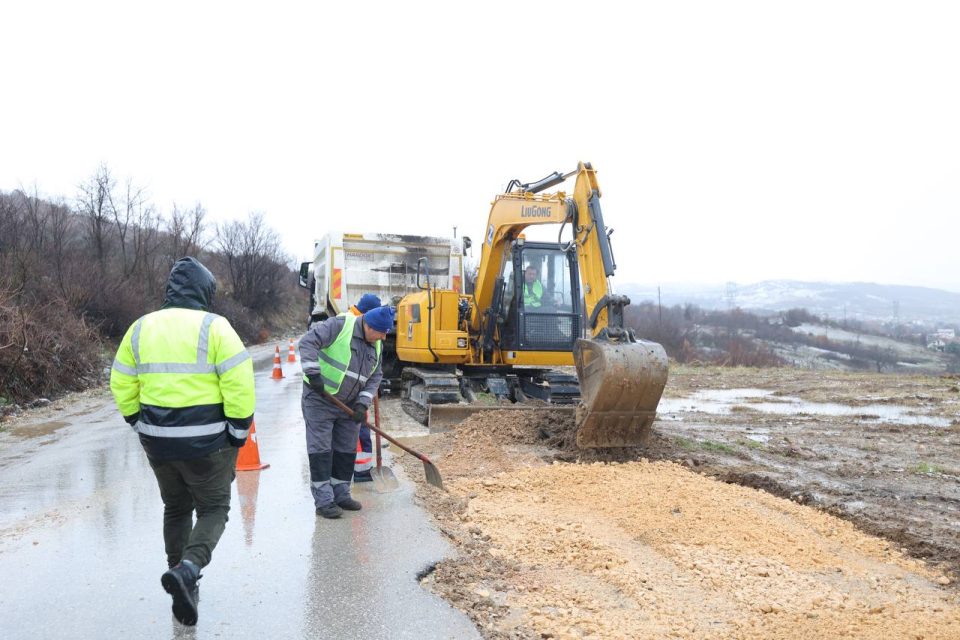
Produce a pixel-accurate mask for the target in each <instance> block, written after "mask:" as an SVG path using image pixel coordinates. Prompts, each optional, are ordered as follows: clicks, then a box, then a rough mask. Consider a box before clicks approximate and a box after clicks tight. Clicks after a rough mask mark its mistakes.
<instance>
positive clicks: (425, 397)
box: [401, 367, 580, 432]
mask: <svg viewBox="0 0 960 640" xmlns="http://www.w3.org/2000/svg"><path fill="white" fill-rule="evenodd" d="M402 388H403V392H402V396H401V406H402V407H403V410H404V411H405V412H406V413H407V414H408V415H409V416H411V417H412V418H414V419H415V420H417V421H418V422H420V423H421V424H424V425H426V426H427V427H429V429H430V431H431V432H437V431H445V430H447V429H449V428H450V427H452V426H454V425H456V424H458V423H460V422H462V421H464V420H466V419H467V418H469V417H470V416H472V415H474V414H476V413H483V412H487V411H537V410H541V409H543V408H544V407H550V409H551V410H554V409H556V410H560V411H567V412H569V413H571V414H573V413H574V412H575V410H576V406H575V405H576V403H577V402H578V400H579V399H580V389H579V385H578V384H577V378H576V376H574V375H572V374H570V373H565V372H563V371H554V370H550V369H528V370H521V371H517V370H514V371H513V372H512V373H510V374H506V375H503V374H498V373H497V372H495V371H489V372H483V373H480V372H476V371H475V372H472V373H466V372H461V373H458V372H455V371H450V370H434V369H425V368H419V367H407V368H404V370H403V377H402ZM475 388H479V389H480V390H481V391H482V392H484V393H486V394H487V395H486V397H485V399H478V398H477V395H476V393H475V391H474V389H475Z"/></svg>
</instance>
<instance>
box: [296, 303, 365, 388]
mask: <svg viewBox="0 0 960 640" xmlns="http://www.w3.org/2000/svg"><path fill="white" fill-rule="evenodd" d="M338 317H342V318H343V327H342V328H341V329H340V333H339V334H337V337H336V339H335V340H334V341H333V344H331V345H329V346H327V347H324V348H322V349H320V350H319V351H318V352H317V357H318V361H317V364H318V366H319V367H320V378H321V379H322V380H323V388H324V390H326V392H327V393H329V394H330V395H336V394H337V392H338V391H340V386H341V385H342V384H343V379H344V378H347V377H351V378H354V379H356V380H358V381H359V382H360V384H366V382H367V379H368V378H369V376H365V375H362V374H360V373H359V372H355V371H351V370H350V361H351V359H352V357H353V353H352V351H351V348H350V345H351V343H352V341H353V332H354V329H355V326H356V323H357V318H358V316H355V315H350V314H345V315H343V316H338ZM375 348H376V353H377V362H376V364H375V365H374V369H376V368H377V367H379V365H380V351H381V348H382V346H381V344H380V341H379V340H377V343H376V346H375ZM303 379H304V382H307V383H309V382H310V379H309V378H308V377H307V375H306V374H304V376H303Z"/></svg>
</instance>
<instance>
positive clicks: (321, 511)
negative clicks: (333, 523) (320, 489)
mask: <svg viewBox="0 0 960 640" xmlns="http://www.w3.org/2000/svg"><path fill="white" fill-rule="evenodd" d="M317 515H318V516H323V517H324V518H328V519H330V520H333V519H334V518H339V517H340V516H342V515H343V509H341V508H340V507H338V506H337V505H336V504H335V503H333V502H331V503H330V504H325V505H323V506H322V507H317Z"/></svg>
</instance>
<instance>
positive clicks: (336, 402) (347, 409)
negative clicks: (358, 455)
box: [323, 391, 433, 464]
mask: <svg viewBox="0 0 960 640" xmlns="http://www.w3.org/2000/svg"><path fill="white" fill-rule="evenodd" d="M323 397H324V398H326V399H327V400H329V401H330V402H332V403H333V404H334V405H336V406H337V407H339V408H340V409H342V410H343V411H345V412H346V413H349V414H350V415H353V409H351V408H350V407H348V406H347V405H345V404H343V403H342V402H340V401H339V400H337V399H336V398H334V397H333V396H332V395H330V394H329V393H327V392H326V391H323ZM363 424H365V425H367V428H369V429H370V430H371V431H373V432H374V433H376V434H377V435H380V436H383V438H384V439H385V440H386V441H387V442H389V443H391V444H395V445H397V447H399V448H400V449H402V450H403V451H406V452H407V453H409V454H410V455H412V456H413V457H414V458H416V459H417V460H420V461H421V462H426V463H427V464H433V463H432V462H430V458H428V457H427V456H425V455H423V454H422V453H420V452H419V451H415V450H414V449H411V448H410V447H408V446H405V445H403V444H401V443H399V442H397V440H396V438H394V437H393V436H389V435H387V434H386V433H384V432H383V431H381V430H380V429H378V428H377V427H375V426H373V425H372V424H370V423H369V422H366V421H365V422H364V423H363Z"/></svg>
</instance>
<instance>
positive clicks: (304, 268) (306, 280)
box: [300, 262, 313, 289]
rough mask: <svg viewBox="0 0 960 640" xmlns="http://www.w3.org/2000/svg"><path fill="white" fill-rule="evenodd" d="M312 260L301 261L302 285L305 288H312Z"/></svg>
mask: <svg viewBox="0 0 960 640" xmlns="http://www.w3.org/2000/svg"><path fill="white" fill-rule="evenodd" d="M312 264H313V263H312V262H301V263H300V286H301V287H303V288H304V289H309V288H310V266H311V265H312Z"/></svg>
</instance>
